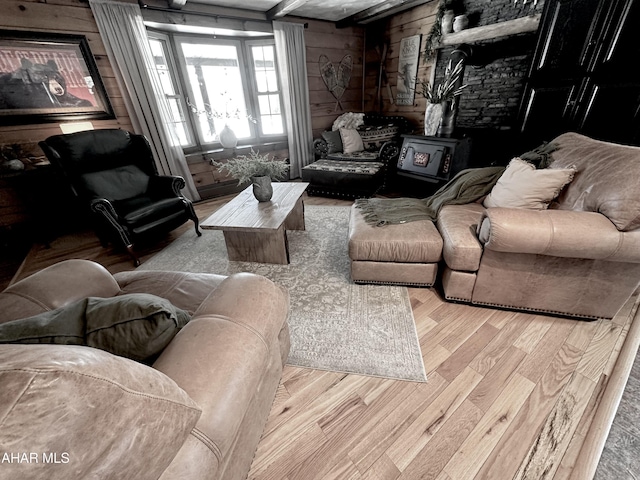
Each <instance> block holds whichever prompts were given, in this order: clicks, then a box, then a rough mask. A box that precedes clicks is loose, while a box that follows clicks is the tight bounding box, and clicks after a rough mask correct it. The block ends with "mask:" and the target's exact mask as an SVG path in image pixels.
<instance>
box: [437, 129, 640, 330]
mask: <svg viewBox="0 0 640 480" xmlns="http://www.w3.org/2000/svg"><path fill="white" fill-rule="evenodd" d="M553 142H555V143H557V144H558V146H559V148H558V150H556V151H554V152H553V153H552V158H553V161H552V163H551V165H550V166H549V168H569V167H571V166H575V167H576V169H577V173H576V174H575V177H574V179H573V181H572V182H571V183H570V184H569V185H568V186H567V187H565V189H564V190H562V192H561V193H560V196H559V197H558V198H557V201H556V202H555V203H553V204H551V206H550V208H549V209H548V210H525V209H514V208H487V209H485V208H484V207H483V205H482V204H481V203H474V204H468V205H448V206H445V207H443V208H442V210H441V211H440V213H439V217H438V221H437V227H438V230H439V231H440V233H441V235H442V238H443V242H444V244H443V258H444V261H445V263H446V268H445V269H444V272H443V275H442V285H443V290H444V294H445V297H446V298H447V299H448V300H456V301H463V302H470V303H473V304H478V305H489V306H498V307H505V308H513V309H518V310H530V311H534V312H545V313H551V314H561V315H567V316H571V317H577V318H584V319H596V318H611V317H613V315H614V314H615V313H616V311H617V310H618V309H619V308H620V307H621V306H622V305H623V303H624V302H625V300H626V299H627V298H628V297H629V296H630V295H631V293H632V292H633V291H634V290H635V288H636V286H637V285H638V283H639V282H640V194H639V192H640V190H639V187H638V178H640V147H631V146H623V145H617V144H613V143H608V142H603V141H598V140H594V139H591V138H588V137H585V136H583V135H579V134H577V133H566V134H563V135H561V136H559V137H558V138H556V139H554V140H553ZM478 225H481V227H480V228H479V229H478Z"/></svg>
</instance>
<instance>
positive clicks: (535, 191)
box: [483, 157, 576, 210]
mask: <svg viewBox="0 0 640 480" xmlns="http://www.w3.org/2000/svg"><path fill="white" fill-rule="evenodd" d="M575 173H576V170H575V168H562V169H560V168H558V169H555V168H554V169H551V168H544V169H539V170H538V169H536V167H535V166H533V165H532V164H530V163H528V162H525V161H524V160H521V159H520V158H517V157H516V158H514V159H513V160H511V162H509V165H508V166H507V168H506V169H505V171H504V173H503V174H502V176H501V177H500V178H499V179H498V182H497V183H496V184H495V185H494V187H493V188H492V189H491V193H489V195H487V197H486V198H485V199H484V202H483V205H484V206H485V207H486V208H491V207H506V208H529V209H533V210H545V209H546V208H547V207H548V206H549V203H550V202H551V201H552V200H553V199H554V198H556V197H557V196H558V195H559V194H560V191H561V190H562V189H563V188H564V186H565V185H567V184H568V183H569V182H571V180H573V176H574V174H575Z"/></svg>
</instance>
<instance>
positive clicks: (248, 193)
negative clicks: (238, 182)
mask: <svg viewBox="0 0 640 480" xmlns="http://www.w3.org/2000/svg"><path fill="white" fill-rule="evenodd" d="M308 185H309V184H308V183H304V182H274V183H273V197H272V198H271V201H269V202H258V200H256V199H255V197H254V196H253V187H252V186H251V185H249V186H248V187H247V188H245V189H244V190H243V191H242V192H240V193H239V194H238V196H236V197H235V198H234V199H233V200H231V201H230V202H229V203H227V204H226V205H224V206H223V207H221V208H220V209H219V210H218V211H216V212H215V213H214V214H213V215H211V216H210V217H209V218H207V219H206V220H205V221H204V222H202V223H201V224H200V226H201V227H202V228H203V229H205V230H222V231H223V233H224V240H225V243H226V245H227V254H228V255H229V260H235V261H240V262H259V263H283V264H287V263H289V243H288V242H287V233H286V230H304V204H303V202H302V194H303V193H304V191H305V189H306V188H307V186H308Z"/></svg>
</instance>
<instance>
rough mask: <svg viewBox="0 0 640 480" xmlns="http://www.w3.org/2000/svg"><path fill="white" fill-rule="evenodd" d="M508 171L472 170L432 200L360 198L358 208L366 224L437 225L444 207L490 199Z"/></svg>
mask: <svg viewBox="0 0 640 480" xmlns="http://www.w3.org/2000/svg"><path fill="white" fill-rule="evenodd" d="M504 168H505V167H485V168H470V169H467V170H462V171H461V172H459V173H458V174H457V175H456V176H454V177H453V178H452V179H451V180H449V182H447V183H446V184H445V185H443V186H442V187H441V188H440V189H439V190H438V191H437V192H436V193H434V194H433V195H432V196H430V197H427V198H424V199H417V198H361V199H358V200H356V202H355V205H356V207H357V208H360V209H362V214H363V216H364V219H365V221H366V222H367V223H370V224H372V225H377V226H382V225H388V224H397V223H406V222H414V221H417V220H431V221H435V220H436V218H437V216H438V212H439V211H440V209H441V208H442V207H443V206H444V205H462V204H465V203H471V202H475V201H476V200H478V199H479V198H482V197H483V196H484V195H487V194H488V193H489V192H490V191H491V189H492V188H493V186H494V185H495V183H496V182H497V181H498V178H500V175H502V172H503V171H504Z"/></svg>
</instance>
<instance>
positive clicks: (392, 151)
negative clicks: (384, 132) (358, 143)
mask: <svg viewBox="0 0 640 480" xmlns="http://www.w3.org/2000/svg"><path fill="white" fill-rule="evenodd" d="M400 146H401V144H400V142H399V141H398V140H389V141H388V142H384V143H383V144H382V146H381V147H380V151H379V152H378V158H379V159H380V161H381V162H382V163H384V164H385V165H391V164H392V162H393V161H394V160H395V159H397V158H398V156H399V155H400Z"/></svg>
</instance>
